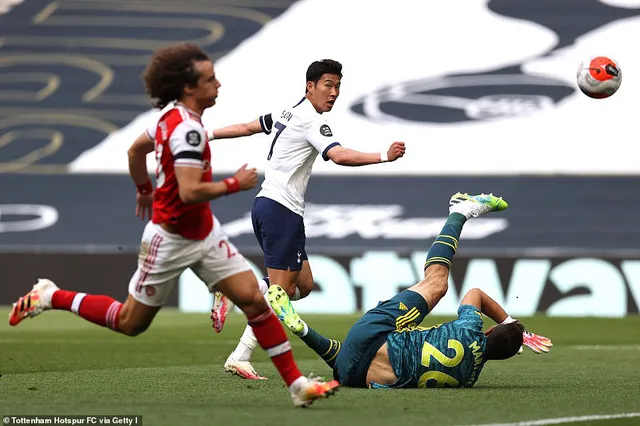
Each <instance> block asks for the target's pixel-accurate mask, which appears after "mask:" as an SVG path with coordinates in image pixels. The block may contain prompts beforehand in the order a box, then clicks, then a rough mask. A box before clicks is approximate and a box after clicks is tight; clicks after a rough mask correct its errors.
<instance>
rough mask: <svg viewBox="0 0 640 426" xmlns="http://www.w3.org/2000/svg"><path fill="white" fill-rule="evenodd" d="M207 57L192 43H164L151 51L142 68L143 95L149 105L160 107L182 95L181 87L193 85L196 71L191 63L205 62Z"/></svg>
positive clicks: (182, 88) (197, 77)
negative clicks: (166, 44)
mask: <svg viewBox="0 0 640 426" xmlns="http://www.w3.org/2000/svg"><path fill="white" fill-rule="evenodd" d="M209 60H210V59H209V56H208V55H207V54H206V53H205V52H204V51H203V50H202V49H201V48H200V47H198V46H196V45H195V44H189V43H185V44H179V45H177V46H168V47H163V48H161V49H158V50H156V51H155V52H153V56H152V57H151V61H150V62H149V65H147V68H146V69H145V71H144V81H145V86H146V89H147V94H148V95H149V96H150V97H151V98H152V100H153V106H154V107H156V108H164V107H165V106H167V105H168V104H169V103H171V102H173V101H177V100H178V99H180V98H181V97H182V94H183V91H184V87H185V86H190V87H193V86H196V85H197V84H198V79H199V78H200V73H199V72H198V71H196V69H195V63H196V62H201V61H209Z"/></svg>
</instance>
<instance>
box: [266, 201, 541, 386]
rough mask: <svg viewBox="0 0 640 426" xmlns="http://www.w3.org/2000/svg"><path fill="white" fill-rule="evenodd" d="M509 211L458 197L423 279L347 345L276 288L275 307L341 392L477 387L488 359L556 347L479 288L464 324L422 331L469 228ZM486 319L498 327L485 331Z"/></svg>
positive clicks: (369, 318)
mask: <svg viewBox="0 0 640 426" xmlns="http://www.w3.org/2000/svg"><path fill="white" fill-rule="evenodd" d="M506 208H507V203H506V202H504V201H503V200H502V199H501V198H496V197H494V196H493V195H477V196H469V195H466V194H456V195H454V196H453V197H451V201H450V209H449V211H450V214H449V217H448V219H447V222H446V224H445V225H444V228H443V229H442V232H441V234H440V235H439V236H438V237H437V238H436V240H435V241H434V243H433V245H432V246H431V248H430V250H429V253H428V255H427V260H426V263H425V276H424V279H423V280H422V281H420V282H419V283H418V284H416V285H414V286H413V287H411V288H409V289H408V290H405V291H403V292H401V293H399V294H397V295H396V296H395V297H393V298H392V299H390V300H387V301H384V302H381V303H379V304H378V306H376V307H375V308H373V309H371V310H370V311H368V312H367V313H366V314H364V316H362V317H361V318H360V319H359V320H358V321H357V322H356V323H355V324H354V325H353V327H351V329H350V330H349V333H348V334H347V337H346V339H345V340H344V342H339V341H337V340H331V339H327V338H326V337H324V336H322V335H320V334H319V333H318V332H316V331H315V330H313V329H312V328H310V327H309V326H308V325H307V324H306V323H305V322H304V321H302V319H300V317H299V315H298V314H297V313H296V312H295V311H294V309H293V306H292V305H291V302H290V301H289V298H288V296H287V294H286V292H285V291H284V290H283V289H282V288H280V287H279V286H276V285H274V286H272V287H271V288H270V289H269V302H270V303H271V306H272V307H273V309H274V310H275V312H276V314H277V315H278V316H279V317H280V319H281V320H282V321H283V322H284V323H285V325H286V326H287V327H288V328H289V329H290V330H291V331H293V332H294V333H295V334H296V335H298V336H299V337H300V338H301V339H302V340H303V341H304V342H305V343H306V344H307V346H309V347H310V348H311V349H313V350H314V351H315V352H316V353H317V354H318V355H320V356H321V357H322V359H323V360H324V361H325V362H326V363H327V364H328V365H329V367H331V368H332V369H333V375H334V378H335V379H336V380H338V381H339V382H340V384H341V385H342V386H347V387H371V388H416V387H418V388H422V387H429V388H430V387H471V386H473V384H474V383H475V382H476V380H478V376H479V375H480V372H481V371H482V368H483V366H484V364H485V363H486V362H487V361H489V360H503V359H507V358H511V357H512V356H514V355H516V354H517V353H519V352H521V351H522V345H525V346H528V347H530V348H531V349H532V350H533V351H534V352H537V353H540V352H548V351H549V348H550V347H551V346H552V344H551V341H550V340H549V339H547V338H546V337H542V336H537V335H535V334H531V333H528V332H527V331H525V329H524V327H523V326H522V324H520V322H518V321H517V320H514V319H512V318H511V317H510V316H508V315H507V313H506V312H505V311H504V309H503V308H502V307H501V306H500V305H499V304H498V303H496V302H495V301H494V300H493V299H491V298H490V297H489V296H487V295H486V294H485V293H484V292H483V291H482V290H479V289H472V290H470V291H469V292H468V293H467V294H466V295H465V296H464V298H463V299H462V301H461V303H460V308H459V309H458V319H456V320H454V321H451V322H448V323H445V324H439V325H436V326H433V327H420V326H419V324H420V323H421V322H422V321H423V320H424V318H425V316H426V315H427V313H428V312H429V310H430V309H433V307H434V306H436V304H437V303H438V302H439V301H440V299H441V298H442V297H443V296H444V295H445V294H446V292H447V287H448V277H449V267H450V266H451V261H452V259H453V256H454V254H455V251H456V249H457V247H458V238H459V236H460V232H461V231H462V227H463V225H464V223H465V222H466V221H467V220H468V219H469V218H471V217H478V216H480V215H482V214H484V213H488V212H492V211H500V210H504V209H506ZM482 314H484V315H486V316H488V317H489V318H491V319H493V320H494V321H495V322H496V323H498V325H496V326H494V327H492V328H491V329H489V330H488V331H487V332H486V333H483V332H482V325H483V324H482Z"/></svg>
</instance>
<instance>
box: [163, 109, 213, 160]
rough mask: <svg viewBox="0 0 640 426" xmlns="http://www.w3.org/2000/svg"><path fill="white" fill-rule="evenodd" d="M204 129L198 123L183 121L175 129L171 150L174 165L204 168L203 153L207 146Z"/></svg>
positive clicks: (171, 140)
mask: <svg viewBox="0 0 640 426" xmlns="http://www.w3.org/2000/svg"><path fill="white" fill-rule="evenodd" d="M207 143H208V142H207V136H206V135H205V133H204V128H203V127H202V125H201V124H199V123H198V122H196V121H192V120H190V121H183V122H181V123H180V124H178V125H177V126H176V128H175V129H173V132H171V137H170V138H169V148H170V149H171V154H173V164H175V165H176V166H185V167H202V152H203V151H204V147H205V145H206V144H207Z"/></svg>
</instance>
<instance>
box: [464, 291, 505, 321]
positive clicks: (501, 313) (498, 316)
mask: <svg viewBox="0 0 640 426" xmlns="http://www.w3.org/2000/svg"><path fill="white" fill-rule="evenodd" d="M460 304H461V305H472V306H475V307H476V308H478V309H480V312H482V313H483V314H485V315H486V316H488V317H489V318H491V319H492V320H494V321H495V322H497V323H498V324H502V322H504V321H505V320H507V319H508V318H510V317H509V315H508V314H507V312H506V311H505V310H504V309H503V308H502V306H500V304H499V303H498V302H496V301H495V300H493V299H492V298H490V297H489V296H488V295H487V294H486V293H485V292H484V291H482V290H480V289H479V288H472V289H471V290H469V291H468V292H467V294H465V295H464V297H463V298H462V301H461V302H460Z"/></svg>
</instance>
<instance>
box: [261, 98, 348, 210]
mask: <svg viewBox="0 0 640 426" xmlns="http://www.w3.org/2000/svg"><path fill="white" fill-rule="evenodd" d="M260 125H261V126H262V130H263V131H264V132H265V133H266V134H270V135H272V136H273V139H272V141H271V146H270V147H269V153H268V155H267V164H266V167H265V178H264V182H263V183H262V190H261V191H260V192H259V193H258V195H257V197H267V198H271V199H272V200H274V201H277V202H278V203H280V204H282V205H283V206H285V207H287V208H288V209H289V210H291V211H292V212H294V213H296V214H298V215H300V216H304V194H305V192H306V190H307V183H308V182H309V177H310V176H311V169H312V168H313V163H314V162H315V160H316V158H317V157H318V154H320V153H321V154H322V158H323V159H324V160H325V161H328V160H329V157H327V151H329V149H331V148H333V147H334V146H336V145H340V143H338V141H337V139H336V137H335V136H334V135H333V131H332V130H331V127H329V123H328V122H327V120H326V118H325V117H323V115H322V114H319V113H318V112H317V111H316V110H315V108H314V107H313V105H312V104H311V102H310V101H309V100H308V99H307V98H306V97H305V98H304V99H303V100H302V101H300V102H299V103H298V104H297V105H296V106H294V107H293V108H285V109H283V110H282V111H279V112H274V113H271V114H266V115H263V116H261V117H260Z"/></svg>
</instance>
